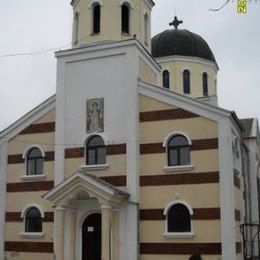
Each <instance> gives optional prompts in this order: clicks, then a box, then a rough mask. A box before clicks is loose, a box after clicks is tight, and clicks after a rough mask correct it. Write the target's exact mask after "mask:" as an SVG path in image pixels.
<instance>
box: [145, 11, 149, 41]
mask: <svg viewBox="0 0 260 260" xmlns="http://www.w3.org/2000/svg"><path fill="white" fill-rule="evenodd" d="M148 38H149V16H148V14H147V13H146V14H145V15H144V42H145V44H146V45H147V44H148Z"/></svg>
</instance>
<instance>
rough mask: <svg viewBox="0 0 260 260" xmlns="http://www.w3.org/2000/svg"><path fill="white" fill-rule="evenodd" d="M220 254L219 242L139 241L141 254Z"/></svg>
mask: <svg viewBox="0 0 260 260" xmlns="http://www.w3.org/2000/svg"><path fill="white" fill-rule="evenodd" d="M195 252H199V253H201V254H203V255H221V243H140V253H141V254H142V255H151V254H152V255H191V254H193V253H195Z"/></svg>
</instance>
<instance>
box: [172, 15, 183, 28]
mask: <svg viewBox="0 0 260 260" xmlns="http://www.w3.org/2000/svg"><path fill="white" fill-rule="evenodd" d="M181 23H183V21H182V20H178V18H177V16H174V20H173V21H172V22H171V23H169V25H170V26H174V27H175V29H178V26H179V25H180V24H181Z"/></svg>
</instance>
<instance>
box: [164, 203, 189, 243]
mask: <svg viewBox="0 0 260 260" xmlns="http://www.w3.org/2000/svg"><path fill="white" fill-rule="evenodd" d="M163 214H164V215H165V217H166V223H165V233H164V235H165V236H166V237H168V238H171V237H174V238H189V237H192V236H193V235H194V232H193V222H192V219H193V214H194V213H193V209H192V207H191V206H190V205H189V204H188V203H187V202H185V201H182V200H175V201H173V202H171V203H170V204H168V205H167V207H166V208H165V210H164V213H163Z"/></svg>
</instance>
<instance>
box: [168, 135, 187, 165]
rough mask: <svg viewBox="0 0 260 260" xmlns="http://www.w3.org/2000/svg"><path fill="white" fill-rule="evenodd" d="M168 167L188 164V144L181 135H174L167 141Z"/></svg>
mask: <svg viewBox="0 0 260 260" xmlns="http://www.w3.org/2000/svg"><path fill="white" fill-rule="evenodd" d="M167 153H168V166H181V165H189V164H190V144H189V142H188V140H187V138H186V137H185V136H183V135H174V136H173V137H171V138H170V139H169V141H168V145H167Z"/></svg>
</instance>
